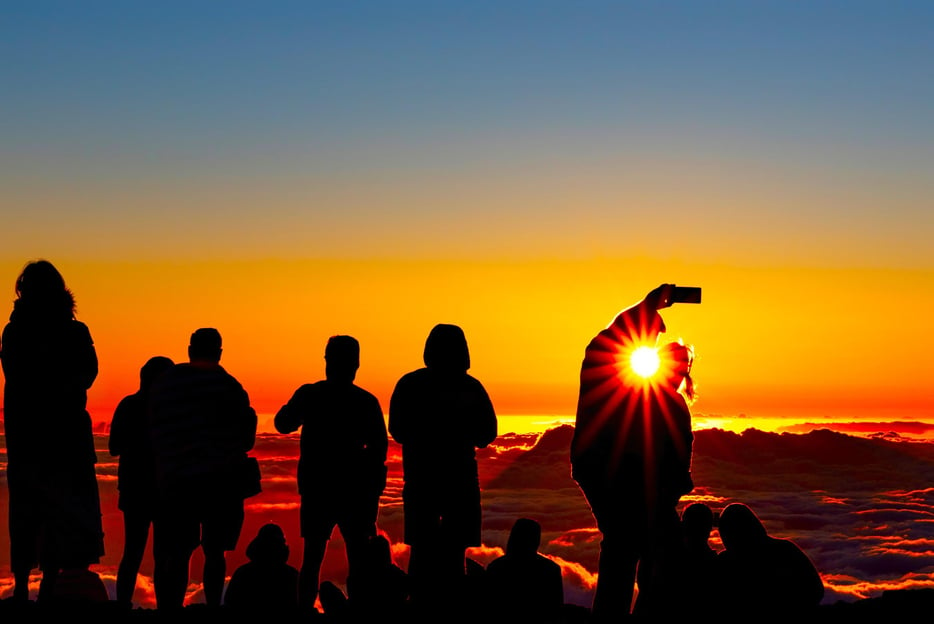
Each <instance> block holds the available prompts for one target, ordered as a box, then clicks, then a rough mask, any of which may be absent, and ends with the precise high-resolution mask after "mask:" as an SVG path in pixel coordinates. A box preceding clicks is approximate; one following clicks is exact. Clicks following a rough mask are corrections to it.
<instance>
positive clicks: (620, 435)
mask: <svg viewBox="0 0 934 624" xmlns="http://www.w3.org/2000/svg"><path fill="white" fill-rule="evenodd" d="M672 289H673V286H671V285H669V284H663V285H661V286H659V287H658V288H656V289H654V290H653V291H651V292H650V293H649V294H648V295H646V297H645V298H644V299H643V300H642V301H641V302H639V303H638V304H636V305H634V306H632V307H630V308H628V309H626V310H623V311H622V312H621V313H619V315H617V317H616V318H615V319H614V320H613V322H612V323H611V324H610V325H609V326H608V327H607V328H606V329H604V330H603V331H601V332H600V333H599V334H598V335H597V336H596V337H595V338H594V339H593V340H592V341H591V342H590V344H589V345H588V346H587V349H586V351H585V354H584V361H583V364H582V366H581V376H580V396H579V399H578V405H577V422H576V425H575V431H574V438H573V440H572V443H571V465H572V474H573V477H574V479H575V480H576V481H577V483H578V484H579V485H580V487H581V490H582V491H583V493H584V495H585V496H586V498H587V501H588V503H589V504H590V507H591V510H592V511H593V515H594V518H595V520H596V522H597V527H598V528H599V529H600V531H601V533H602V534H603V540H602V542H601V544H600V564H599V575H598V580H597V589H596V593H595V596H594V603H593V613H594V615H595V616H597V617H599V618H602V619H619V618H623V617H625V616H626V615H628V614H629V612H630V606H631V604H632V595H633V590H634V587H633V585H634V581H635V578H636V570H637V566H638V571H639V592H640V593H639V602H640V603H641V608H640V611H641V612H643V613H651V612H652V611H653V609H655V611H656V612H658V609H656V607H659V606H664V600H663V597H662V596H661V595H660V594H658V593H656V595H655V596H653V591H656V590H658V591H660V587H661V586H662V585H664V584H663V583H661V579H662V577H663V574H664V571H665V568H666V567H667V566H670V562H671V560H672V559H673V556H674V554H675V552H676V551H677V549H678V548H680V546H681V539H680V521H679V518H678V513H677V511H676V509H675V506H676V505H677V502H678V499H679V498H680V496H681V495H682V494H685V493H687V492H689V491H690V490H691V488H692V487H693V485H692V483H691V476H690V452H691V440H692V439H693V435H692V434H691V418H690V412H689V411H688V409H687V404H686V402H685V400H684V397H682V396H680V392H679V389H681V388H682V383H683V382H684V381H685V378H686V376H687V374H688V372H689V371H690V362H689V361H675V360H674V359H671V358H666V357H665V356H666V355H671V354H672V353H674V352H675V351H676V349H674V347H668V349H670V353H666V352H665V350H664V349H663V350H662V351H661V352H660V353H659V356H660V360H662V361H661V362H660V367H659V372H658V374H656V375H655V376H654V377H651V378H649V379H642V378H640V377H639V376H638V375H637V374H636V373H635V372H634V370H633V367H632V365H631V362H630V357H631V355H632V353H633V351H634V350H635V349H636V348H638V347H640V346H646V347H649V348H655V346H656V343H657V339H658V335H659V334H660V333H662V332H664V331H665V324H664V321H663V320H662V317H661V315H659V313H658V310H660V309H662V308H665V307H668V306H669V305H671V301H670V296H671V294H672ZM679 353H680V354H681V355H683V356H684V359H689V358H687V355H688V352H687V350H686V349H685V350H684V351H679ZM653 585H654V586H653Z"/></svg>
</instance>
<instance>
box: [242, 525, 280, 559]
mask: <svg viewBox="0 0 934 624" xmlns="http://www.w3.org/2000/svg"><path fill="white" fill-rule="evenodd" d="M246 556H247V558H249V560H250V561H255V562H257V563H286V562H287V561H288V560H289V546H288V544H286V542H285V533H283V532H282V528H281V527H279V525H278V524H275V523H272V522H270V523H269V524H264V525H263V526H262V527H260V529H259V531H257V533H256V537H255V538H253V541H252V542H250V545H249V546H247V548H246Z"/></svg>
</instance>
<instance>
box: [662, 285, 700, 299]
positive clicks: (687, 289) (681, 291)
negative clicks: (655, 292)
mask: <svg viewBox="0 0 934 624" xmlns="http://www.w3.org/2000/svg"><path fill="white" fill-rule="evenodd" d="M669 301H671V303H700V302H701V289H700V287H698V286H675V287H674V288H673V289H672V291H671V298H670V299H669Z"/></svg>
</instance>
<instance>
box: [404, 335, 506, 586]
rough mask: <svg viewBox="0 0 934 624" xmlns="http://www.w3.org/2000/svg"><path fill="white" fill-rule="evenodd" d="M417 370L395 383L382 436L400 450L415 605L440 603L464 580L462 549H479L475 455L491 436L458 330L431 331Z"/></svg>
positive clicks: (493, 429)
mask: <svg viewBox="0 0 934 624" xmlns="http://www.w3.org/2000/svg"><path fill="white" fill-rule="evenodd" d="M424 362H425V367H424V368H420V369H418V370H415V371H412V372H410V373H408V374H406V375H404V376H403V377H402V378H401V379H400V380H399V382H398V383H397V384H396V387H395V389H394V391H393V393H392V397H391V398H390V402H389V433H390V435H391V436H392V437H393V439H394V440H395V441H396V442H398V443H399V444H401V445H402V468H403V479H404V486H403V491H402V500H403V509H404V513H405V529H404V534H405V535H404V541H405V543H406V544H408V545H409V546H410V547H411V553H410V559H409V575H410V577H411V579H412V584H413V596H412V598H413V600H415V601H418V600H419V599H423V598H429V599H433V598H441V597H443V596H444V595H445V594H447V593H448V592H449V591H451V590H456V588H457V587H458V586H459V584H460V583H461V581H462V580H463V578H464V576H465V569H466V567H465V566H466V562H465V552H466V549H467V547H469V546H477V545H479V544H480V523H481V507H480V481H479V477H478V473H477V460H476V449H477V448H483V447H486V446H487V445H489V444H490V443H491V442H493V440H494V439H496V434H497V421H496V413H495V411H494V409H493V403H492V402H491V401H490V397H489V395H488V394H487V392H486V390H485V389H484V387H483V385H482V384H481V383H480V381H478V380H477V379H475V378H474V377H472V376H471V375H469V374H468V373H467V371H468V370H469V369H470V354H469V351H468V348H467V339H466V338H465V336H464V332H463V330H462V329H461V328H460V327H458V326H456V325H447V324H439V325H436V326H435V327H434V328H433V329H432V330H431V333H430V334H429V335H428V339H427V341H426V342H425V351H424Z"/></svg>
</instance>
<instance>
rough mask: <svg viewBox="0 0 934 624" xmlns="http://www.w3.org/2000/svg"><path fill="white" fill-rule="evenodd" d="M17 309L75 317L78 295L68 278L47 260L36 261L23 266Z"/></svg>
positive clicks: (18, 282)
mask: <svg viewBox="0 0 934 624" xmlns="http://www.w3.org/2000/svg"><path fill="white" fill-rule="evenodd" d="M15 288H16V303H15V304H14V307H15V309H16V310H19V311H23V312H25V313H27V314H30V315H41V316H47V317H50V318H65V319H72V318H74V316H75V298H74V295H72V293H71V291H70V290H69V289H68V288H67V287H66V286H65V279H64V278H63V277H62V274H61V273H59V272H58V269H56V268H55V266H54V265H53V264H52V263H51V262H49V261H48V260H36V261H35V262H30V263H29V264H27V265H26V266H25V267H23V271H22V273H20V274H19V277H17V278H16V287H15Z"/></svg>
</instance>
